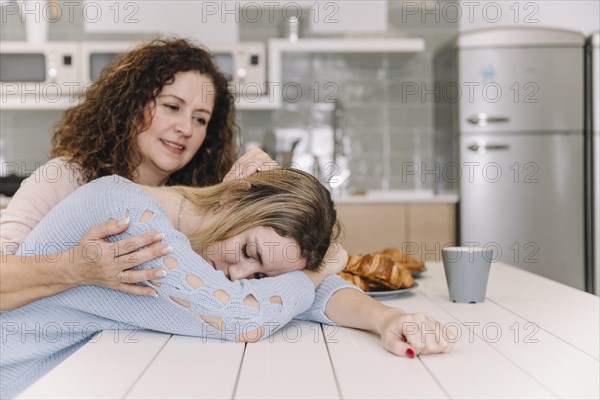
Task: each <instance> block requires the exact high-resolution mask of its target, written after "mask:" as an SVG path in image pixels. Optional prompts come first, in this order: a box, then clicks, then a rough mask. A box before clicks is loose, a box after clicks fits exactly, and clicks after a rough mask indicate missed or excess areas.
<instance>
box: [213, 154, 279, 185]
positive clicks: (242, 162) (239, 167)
mask: <svg viewBox="0 0 600 400" xmlns="http://www.w3.org/2000/svg"><path fill="white" fill-rule="evenodd" d="M277 167H279V165H278V164H277V162H275V161H273V160H272V159H271V157H269V155H268V154H267V153H265V152H264V151H262V150H261V149H259V148H258V147H255V148H252V149H250V150H248V151H247V152H245V153H244V154H243V155H242V156H241V157H240V158H238V160H237V161H236V162H235V163H234V164H233V167H231V169H230V170H229V172H228V173H227V174H226V175H225V178H224V179H223V182H230V181H234V180H237V179H244V178H247V177H248V176H250V175H252V174H254V173H256V172H258V171H268V170H271V169H273V168H277Z"/></svg>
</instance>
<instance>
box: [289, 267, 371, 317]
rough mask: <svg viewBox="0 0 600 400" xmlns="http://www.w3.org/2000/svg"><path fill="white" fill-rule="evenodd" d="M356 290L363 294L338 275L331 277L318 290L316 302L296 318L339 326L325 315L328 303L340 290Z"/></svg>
mask: <svg viewBox="0 0 600 400" xmlns="http://www.w3.org/2000/svg"><path fill="white" fill-rule="evenodd" d="M346 288H350V289H355V290H358V291H359V292H362V290H360V289H359V288H357V287H356V286H354V285H352V284H351V283H349V282H346V281H345V280H343V279H342V278H340V277H339V276H337V275H329V276H328V277H327V278H325V279H324V280H323V282H322V283H321V284H320V285H319V287H318V288H317V292H316V295H315V301H314V302H313V304H312V305H311V306H310V308H309V309H308V310H306V311H305V312H303V313H301V314H299V315H297V316H296V319H303V320H307V321H315V322H321V323H324V324H328V325H337V324H336V323H335V322H333V321H332V320H330V319H329V318H327V316H326V315H325V309H326V308H327V303H328V302H329V300H330V299H331V296H333V295H334V294H335V293H336V292H337V291H338V290H340V289H346Z"/></svg>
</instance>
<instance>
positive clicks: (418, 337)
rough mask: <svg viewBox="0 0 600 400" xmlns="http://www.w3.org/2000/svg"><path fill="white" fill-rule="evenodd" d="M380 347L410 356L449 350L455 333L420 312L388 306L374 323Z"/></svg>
mask: <svg viewBox="0 0 600 400" xmlns="http://www.w3.org/2000/svg"><path fill="white" fill-rule="evenodd" d="M377 332H378V333H379V335H380V336H381V342H382V344H383V347H384V348H385V349H386V350H387V351H389V352H390V353H393V354H396V355H399V356H405V357H409V358H413V357H415V356H418V355H423V354H436V353H449V352H450V351H452V347H453V346H454V342H455V339H456V337H455V335H454V334H453V333H452V332H451V331H450V330H448V329H445V327H444V326H443V325H442V324H441V323H439V322H437V321H435V320H434V319H433V318H431V317H429V316H427V315H425V314H423V313H405V312H404V311H402V310H400V309H397V308H388V309H387V310H386V312H385V313H384V314H383V315H382V316H381V319H380V322H379V324H378V325H377Z"/></svg>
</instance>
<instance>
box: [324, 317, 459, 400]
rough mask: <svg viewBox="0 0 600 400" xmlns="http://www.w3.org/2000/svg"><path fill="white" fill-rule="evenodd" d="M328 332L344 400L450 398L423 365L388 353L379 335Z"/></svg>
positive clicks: (330, 329) (340, 330) (339, 330)
mask: <svg viewBox="0 0 600 400" xmlns="http://www.w3.org/2000/svg"><path fill="white" fill-rule="evenodd" d="M324 331H325V337H326V340H327V346H328V348H329V353H330V355H331V362H332V364H333V368H334V370H335V374H336V376H337V378H338V382H339V384H340V390H341V392H342V393H341V396H342V398H344V399H413V398H414V399H446V398H448V396H447V395H446V394H445V393H444V391H443V390H442V389H441V388H440V386H439V385H438V384H437V382H436V381H435V379H434V378H433V377H432V376H431V374H430V373H429V372H428V371H427V369H426V368H425V367H424V365H423V364H422V363H421V362H419V361H418V360H410V359H408V358H404V357H398V356H396V355H394V354H391V353H389V352H387V351H386V350H385V349H384V348H383V346H382V345H381V341H380V340H379V336H378V335H376V334H374V333H370V332H365V331H360V330H356V329H348V328H339V327H333V326H325V327H324Z"/></svg>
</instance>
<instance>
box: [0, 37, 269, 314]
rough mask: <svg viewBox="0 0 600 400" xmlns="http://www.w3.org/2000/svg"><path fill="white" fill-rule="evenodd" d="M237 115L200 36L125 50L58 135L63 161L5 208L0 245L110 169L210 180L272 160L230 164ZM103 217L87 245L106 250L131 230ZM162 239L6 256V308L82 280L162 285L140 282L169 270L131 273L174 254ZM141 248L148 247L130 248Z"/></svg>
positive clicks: (16, 239) (157, 180)
mask: <svg viewBox="0 0 600 400" xmlns="http://www.w3.org/2000/svg"><path fill="white" fill-rule="evenodd" d="M234 112H235V109H234V99H233V96H232V94H231V93H230V92H229V89H228V83H227V80H226V78H225V77H224V76H223V74H222V73H221V72H220V71H219V70H218V68H217V67H216V65H215V64H214V63H213V61H212V58H211V54H210V53H209V52H208V51H206V50H204V49H203V48H201V47H199V46H197V45H195V44H193V43H192V42H189V41H187V40H183V39H165V40H155V41H152V42H149V43H145V44H142V45H140V46H139V47H137V48H136V49H134V50H133V51H131V52H129V53H126V54H124V55H123V56H122V57H120V58H118V59H117V60H115V62H114V63H112V64H111V65H109V66H108V67H107V68H105V69H104V70H103V72H102V74H101V76H100V78H99V79H98V80H97V81H96V82H94V83H93V84H92V85H90V86H89V87H88V88H87V89H86V92H85V99H83V100H82V102H81V103H80V104H78V105H76V106H74V107H72V108H70V109H68V110H67V111H66V112H65V114H64V116H63V118H62V120H61V121H60V122H59V124H58V126H57V127H56V129H55V131H54V136H53V139H52V142H53V147H52V153H51V155H52V157H56V158H54V159H53V160H50V161H49V162H48V163H46V164H45V165H44V166H42V167H40V168H39V169H38V170H36V171H35V172H34V173H33V175H32V176H31V177H30V178H28V179H27V180H25V181H24V182H23V184H22V185H21V188H20V189H19V191H18V192H17V193H16V194H15V195H14V197H13V199H12V201H11V202H10V204H9V205H8V207H7V209H6V210H3V211H2V214H1V215H2V217H1V218H0V228H1V229H0V241H1V243H0V245H1V246H0V252H2V253H4V254H12V253H14V252H15V251H16V249H17V248H18V246H19V245H20V243H21V241H22V240H23V239H24V238H25V237H26V236H27V234H28V233H29V232H30V231H31V229H33V227H35V225H37V224H38V223H39V221H40V220H41V219H42V218H43V217H44V216H45V215H46V214H47V213H48V212H49V211H50V210H51V209H52V208H53V207H54V206H55V205H56V204H57V203H58V202H59V201H60V200H62V199H63V198H65V197H66V196H67V195H69V194H70V193H72V192H73V191H74V190H75V189H77V188H78V187H79V186H81V185H82V184H84V183H85V182H88V181H91V180H93V179H96V178H99V177H102V176H106V175H112V174H116V175H120V176H123V177H125V178H128V179H131V180H132V181H134V182H136V183H140V184H144V185H149V186H161V185H175V184H179V185H192V186H207V185H212V184H216V183H219V182H221V181H222V180H223V179H224V178H226V179H236V178H239V177H243V176H246V175H248V174H251V173H253V172H255V171H256V170H257V169H259V168H261V167H262V168H263V169H264V168H265V167H267V166H268V165H269V164H270V163H274V162H273V161H272V160H271V159H270V158H269V157H268V156H267V155H266V154H265V153H264V152H262V151H261V150H259V149H254V150H251V151H249V152H248V153H246V154H245V155H243V156H242V157H241V158H240V160H239V162H238V163H237V165H236V166H234V167H233V168H232V166H233V165H234V160H235V156H236V154H237V145H236V140H237V128H236V126H235V122H234V120H235V115H234ZM230 169H231V170H230ZM228 171H229V173H228ZM102 222H104V221H99V222H98V223H99V224H100V225H99V226H96V227H90V232H88V234H87V235H85V237H84V238H83V240H82V243H81V247H83V246H85V245H86V244H87V243H92V244H94V245H95V244H101V245H102V246H103V248H104V250H108V243H106V242H104V241H103V239H104V238H106V237H108V236H110V235H114V234H118V233H121V232H123V231H124V230H125V229H126V227H127V225H126V224H120V225H119V224H117V223H116V222H109V223H104V224H101V223H102ZM155 237H157V236H156V232H148V233H147V234H145V235H138V236H136V237H134V238H131V239H129V240H128V242H127V243H121V244H119V246H120V247H121V251H120V253H119V254H121V257H119V258H118V259H115V258H113V257H109V256H108V254H109V251H104V252H103V256H102V257H100V258H98V259H95V260H93V262H92V261H91V260H86V259H84V258H83V257H82V256H81V251H74V252H73V253H72V254H71V256H72V257H66V256H65V257H62V258H60V259H57V261H56V263H54V264H52V265H50V266H48V265H39V264H38V263H37V262H36V261H35V258H33V257H32V258H23V259H22V258H20V257H19V258H14V257H10V256H6V258H5V260H4V261H5V262H4V263H3V265H2V268H1V269H0V273H1V274H2V275H1V277H0V278H1V280H2V282H3V285H2V287H1V288H0V310H2V311H5V310H8V309H11V308H14V307H18V306H21V305H24V304H27V303H29V302H31V301H34V300H37V299H39V298H41V297H46V296H50V295H53V294H56V293H59V292H61V291H64V290H67V289H69V288H71V287H74V286H77V285H84V284H94V285H99V286H103V287H108V288H112V289H117V290H122V291H125V292H128V293H133V294H142V295H154V294H155V293H156V292H155V290H154V289H152V288H150V287H146V286H142V285H136V283H138V282H142V281H146V280H148V279H153V278H155V277H156V274H160V272H161V271H159V270H143V271H141V270H138V271H133V270H129V271H127V270H128V269H130V268H132V267H135V266H136V265H138V264H140V263H141V262H143V261H148V260H150V259H152V258H154V257H158V256H161V255H164V252H165V251H168V247H167V246H166V245H165V244H163V243H160V239H157V238H155ZM148 245H151V246H149V247H145V246H148ZM139 248H144V250H140V251H138V252H136V253H135V254H132V255H129V254H128V253H129V251H126V250H127V249H139ZM73 264H75V266H76V267H77V268H73ZM124 271H125V274H124V277H125V279H124V280H123V281H121V280H119V277H120V276H121V275H122V274H123V272H124Z"/></svg>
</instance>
